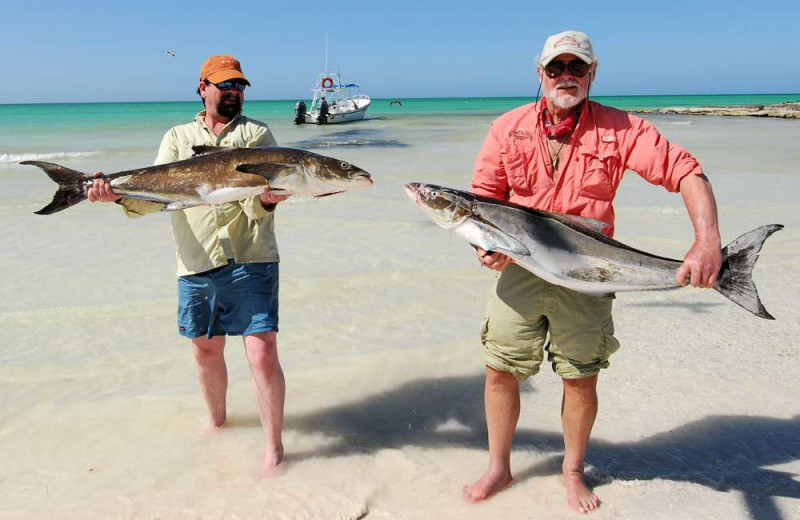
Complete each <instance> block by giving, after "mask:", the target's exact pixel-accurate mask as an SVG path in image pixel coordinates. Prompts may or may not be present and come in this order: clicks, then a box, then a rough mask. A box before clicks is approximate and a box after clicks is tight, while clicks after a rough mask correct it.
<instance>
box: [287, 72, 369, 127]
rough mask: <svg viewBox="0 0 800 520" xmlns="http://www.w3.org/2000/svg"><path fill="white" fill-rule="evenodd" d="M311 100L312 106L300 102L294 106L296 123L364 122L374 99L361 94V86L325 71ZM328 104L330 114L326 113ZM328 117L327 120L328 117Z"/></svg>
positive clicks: (315, 86) (315, 87) (315, 85)
mask: <svg viewBox="0 0 800 520" xmlns="http://www.w3.org/2000/svg"><path fill="white" fill-rule="evenodd" d="M311 91H312V92H313V93H314V96H313V98H312V99H311V106H310V107H307V108H306V107H305V103H303V102H302V101H299V102H298V103H297V105H296V106H295V121H294V122H295V124H303V123H312V124H331V125H332V124H338V123H347V122H349V121H358V120H361V119H364V115H365V114H366V113H367V109H368V108H369V105H370V103H372V100H371V99H370V98H369V96H367V95H366V94H361V92H360V90H359V86H358V85H356V84H354V83H343V82H342V78H341V75H340V74H338V73H336V74H332V73H330V72H323V73H321V74H318V75H317V81H316V83H315V84H314V88H312V89H311ZM325 105H327V114H326V110H325ZM326 116H327V117H326Z"/></svg>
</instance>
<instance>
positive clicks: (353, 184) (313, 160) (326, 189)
mask: <svg viewBox="0 0 800 520" xmlns="http://www.w3.org/2000/svg"><path fill="white" fill-rule="evenodd" d="M303 163H304V165H303V166H304V169H305V171H306V174H307V175H309V176H311V177H313V178H314V184H315V185H316V186H319V187H321V188H322V191H323V193H321V195H330V194H333V193H340V192H342V191H350V190H359V189H363V188H367V187H369V186H372V177H371V176H370V174H369V173H367V172H366V171H364V170H362V169H361V168H359V167H358V166H356V165H355V164H351V163H349V162H347V161H343V160H341V159H335V158H333V157H326V156H324V155H317V154H311V153H309V154H308V155H306V156H305V157H304V159H303Z"/></svg>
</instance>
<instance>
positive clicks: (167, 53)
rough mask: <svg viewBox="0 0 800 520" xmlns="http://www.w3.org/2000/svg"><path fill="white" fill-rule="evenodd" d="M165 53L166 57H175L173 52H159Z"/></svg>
mask: <svg viewBox="0 0 800 520" xmlns="http://www.w3.org/2000/svg"><path fill="white" fill-rule="evenodd" d="M161 52H163V53H165V54H166V55H167V56H175V51H161Z"/></svg>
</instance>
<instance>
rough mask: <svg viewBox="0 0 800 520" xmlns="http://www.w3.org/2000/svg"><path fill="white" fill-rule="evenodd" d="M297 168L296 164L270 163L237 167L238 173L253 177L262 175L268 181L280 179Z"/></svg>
mask: <svg viewBox="0 0 800 520" xmlns="http://www.w3.org/2000/svg"><path fill="white" fill-rule="evenodd" d="M295 168H297V165H296V164H290V163H280V162H268V163H257V164H240V165H239V166H237V167H236V171H240V172H242V173H250V174H253V175H260V176H262V177H264V178H265V179H267V180H268V181H273V180H275V179H277V178H278V177H280V175H281V174H285V173H286V172H287V170H289V171H291V170H294V169H295Z"/></svg>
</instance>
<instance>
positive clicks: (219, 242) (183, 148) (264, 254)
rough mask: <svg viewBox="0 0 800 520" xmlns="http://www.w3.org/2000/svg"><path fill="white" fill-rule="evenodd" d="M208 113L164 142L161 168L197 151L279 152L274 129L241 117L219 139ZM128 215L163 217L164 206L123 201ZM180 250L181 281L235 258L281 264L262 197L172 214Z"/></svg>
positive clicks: (173, 131)
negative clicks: (208, 122) (267, 149)
mask: <svg viewBox="0 0 800 520" xmlns="http://www.w3.org/2000/svg"><path fill="white" fill-rule="evenodd" d="M204 117H205V112H200V113H199V114H197V116H196V117H195V119H194V121H192V122H191V123H187V124H185V125H179V126H175V127H173V128H171V129H170V130H169V131H168V132H167V133H166V134H165V135H164V138H163V139H162V141H161V146H160V148H159V149H158V156H157V157H156V161H155V164H165V163H168V162H173V161H179V160H182V159H188V158H190V157H191V156H192V155H193V153H194V152H193V151H192V146H198V145H211V146H235V147H242V148H256V147H260V146H275V145H276V141H275V137H274V136H273V135H272V132H271V131H270V129H269V127H268V126H267V125H266V124H265V123H262V122H260V121H256V120H254V119H250V118H247V117H245V116H242V115H239V116H237V117H236V118H234V119H233V120H232V121H231V122H230V123H228V124H227V125H226V126H225V128H224V129H223V130H222V132H220V134H219V135H218V136H215V135H214V133H213V132H212V131H211V130H210V129H209V128H208V126H207V125H206V124H205V122H204ZM121 204H122V206H123V208H124V210H125V214H126V215H128V216H129V217H131V218H138V217H141V216H143V215H146V214H148V213H154V212H157V211H161V209H162V208H163V207H164V205H163V204H160V203H156V202H150V201H144V200H138V199H130V198H123V199H122V200H121ZM170 216H171V218H172V232H173V235H174V237H175V244H176V245H177V258H178V271H177V274H178V276H184V275H189V274H197V273H202V272H205V271H208V270H210V269H214V268H215V267H221V266H224V265H226V264H227V263H228V258H229V257H233V259H234V260H235V261H236V262H239V263H255V262H278V261H279V256H278V244H277V241H276V240H275V230H274V215H273V211H270V210H267V209H265V208H264V206H262V204H261V201H260V200H259V197H250V198H247V199H244V200H240V201H236V202H226V203H224V204H215V205H213V206H208V205H204V206H196V207H193V208H187V209H184V210H180V211H172V212H170Z"/></svg>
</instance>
